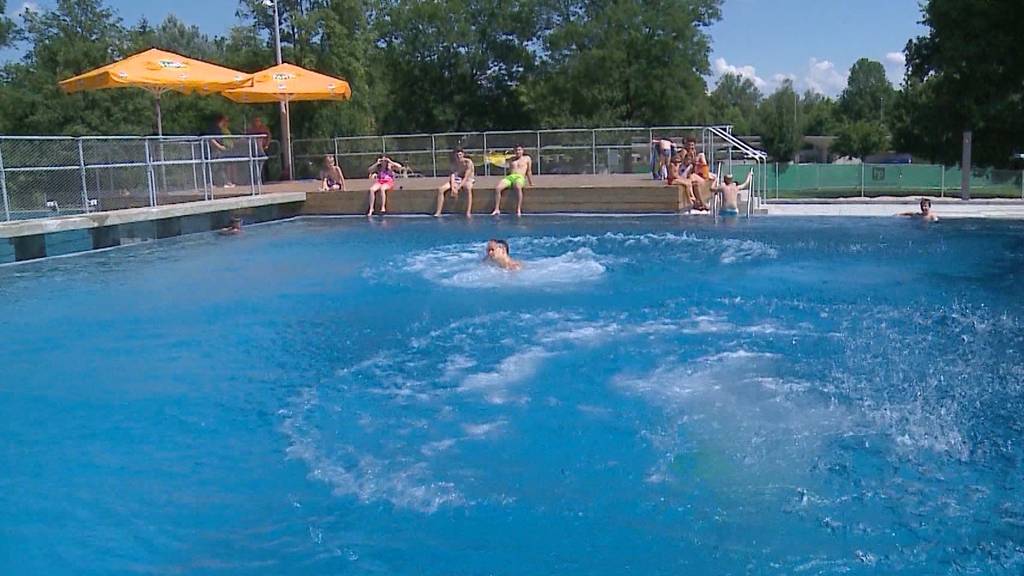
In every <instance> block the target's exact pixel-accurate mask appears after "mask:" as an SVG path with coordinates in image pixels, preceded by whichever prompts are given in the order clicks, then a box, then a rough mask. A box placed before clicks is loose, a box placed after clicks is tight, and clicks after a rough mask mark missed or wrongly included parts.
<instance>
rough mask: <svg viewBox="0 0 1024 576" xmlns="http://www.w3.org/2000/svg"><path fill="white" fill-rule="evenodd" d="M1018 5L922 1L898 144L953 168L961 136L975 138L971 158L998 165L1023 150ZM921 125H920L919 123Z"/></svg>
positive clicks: (1007, 0) (991, 0)
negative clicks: (923, 32) (920, 31)
mask: <svg viewBox="0 0 1024 576" xmlns="http://www.w3.org/2000/svg"><path fill="white" fill-rule="evenodd" d="M1021 7H1022V5H1021V3H1020V1H1019V0H987V1H985V2H958V1H954V0H929V1H928V2H927V4H925V5H924V6H923V12H924V24H925V25H926V26H927V27H928V35H927V36H922V37H919V38H916V39H914V40H912V41H910V42H909V43H908V44H907V48H906V55H907V69H908V70H907V71H908V78H907V86H906V87H905V88H904V93H905V97H906V100H905V105H904V106H903V107H902V108H901V110H900V113H901V114H902V117H901V118H900V119H899V124H900V125H899V127H898V129H897V133H898V140H899V141H900V142H902V143H904V144H906V145H907V146H908V147H910V148H909V149H910V150H912V151H914V152H918V153H922V154H926V155H928V156H930V157H933V158H936V159H939V160H946V161H952V160H955V159H957V158H959V152H960V138H961V133H962V131H963V130H967V129H971V130H973V131H974V151H973V154H974V159H975V160H976V161H977V162H979V163H982V164H989V165H994V166H1004V165H1006V164H1007V163H1008V162H1009V157H1010V154H1011V153H1012V152H1013V151H1014V150H1015V149H1017V150H1019V149H1020V147H1022V146H1024V136H1022V134H1024V118H1022V115H1021V106H1022V102H1024V59H1022V58H1020V30H1021V29H1022V28H1024V10H1022V9H1021ZM924 122H928V123H927V124H923V123H924Z"/></svg>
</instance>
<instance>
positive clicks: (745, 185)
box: [737, 170, 754, 190]
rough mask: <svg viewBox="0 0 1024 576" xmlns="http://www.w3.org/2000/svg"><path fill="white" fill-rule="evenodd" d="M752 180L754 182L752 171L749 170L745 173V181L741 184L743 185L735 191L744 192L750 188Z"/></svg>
mask: <svg viewBox="0 0 1024 576" xmlns="http://www.w3.org/2000/svg"><path fill="white" fill-rule="evenodd" d="M753 180H754V171H753V170H751V171H750V172H748V173H747V179H746V180H745V181H744V182H743V184H740V187H739V188H737V190H746V189H747V188H750V183H751V182H752V181H753Z"/></svg>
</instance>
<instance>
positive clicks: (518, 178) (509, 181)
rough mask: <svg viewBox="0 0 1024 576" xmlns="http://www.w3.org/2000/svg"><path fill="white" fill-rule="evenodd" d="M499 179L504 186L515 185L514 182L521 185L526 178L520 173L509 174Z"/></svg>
mask: <svg viewBox="0 0 1024 576" xmlns="http://www.w3.org/2000/svg"><path fill="white" fill-rule="evenodd" d="M501 181H502V182H504V183H505V186H515V185H516V184H519V185H520V186H522V185H524V184H525V183H526V178H524V177H523V175H522V174H509V175H508V176H505V177H504V178H502V179H501Z"/></svg>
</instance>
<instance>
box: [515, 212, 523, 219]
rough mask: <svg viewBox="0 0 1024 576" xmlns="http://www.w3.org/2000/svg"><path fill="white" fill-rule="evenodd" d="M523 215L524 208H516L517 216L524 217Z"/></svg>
mask: <svg viewBox="0 0 1024 576" xmlns="http://www.w3.org/2000/svg"><path fill="white" fill-rule="evenodd" d="M522 216H523V211H522V210H516V218H522Z"/></svg>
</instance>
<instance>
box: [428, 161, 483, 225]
mask: <svg viewBox="0 0 1024 576" xmlns="http://www.w3.org/2000/svg"><path fill="white" fill-rule="evenodd" d="M475 170H476V168H475V166H474V165H473V161H472V160H470V158H469V156H466V152H465V151H464V150H463V149H462V148H456V149H455V151H454V152H453V153H452V165H451V174H450V175H449V176H448V180H446V181H445V183H444V184H442V185H441V187H440V188H438V189H437V210H435V211H434V216H435V217H437V216H440V215H441V209H442V208H444V195H445V193H446V192H450V193H451V195H452V199H453V200H454V199H455V198H456V197H458V195H459V190H460V189H461V190H465V191H466V217H467V218H470V217H472V215H473V214H472V213H473V182H474V178H473V176H475Z"/></svg>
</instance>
